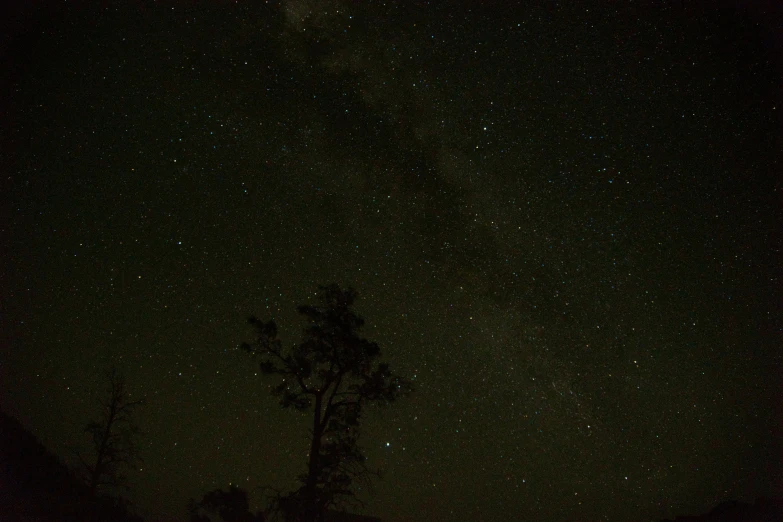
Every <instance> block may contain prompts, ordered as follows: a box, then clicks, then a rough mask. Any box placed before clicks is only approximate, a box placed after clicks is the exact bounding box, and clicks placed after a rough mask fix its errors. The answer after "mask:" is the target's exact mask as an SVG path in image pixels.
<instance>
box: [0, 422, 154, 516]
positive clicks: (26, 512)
mask: <svg viewBox="0 0 783 522" xmlns="http://www.w3.org/2000/svg"><path fill="white" fill-rule="evenodd" d="M0 520H3V521H4V522H5V521H8V522H33V521H35V522H48V521H55V520H56V521H74V522H75V521H85V522H92V521H95V522H97V521H117V522H142V519H141V518H140V517H138V516H136V515H133V514H131V513H129V512H128V509H127V506H125V505H124V504H123V503H122V501H119V500H117V499H112V498H106V497H94V496H91V495H90V492H89V490H88V488H87V486H85V485H84V484H83V483H82V482H81V481H80V480H78V478H77V477H76V476H75V475H74V474H73V472H72V471H71V470H70V469H69V468H68V467H67V466H65V465H64V464H63V463H62V462H60V460H59V459H58V458H57V457H56V456H55V455H53V454H52V453H51V452H50V451H49V450H48V449H47V448H46V447H44V445H43V444H41V443H40V442H39V441H38V439H36V437H35V436H34V435H33V434H32V433H30V432H29V431H27V429H25V427H24V426H22V424H21V423H20V422H19V421H18V420H16V419H15V418H13V417H11V416H9V415H7V414H6V413H5V412H2V411H0Z"/></svg>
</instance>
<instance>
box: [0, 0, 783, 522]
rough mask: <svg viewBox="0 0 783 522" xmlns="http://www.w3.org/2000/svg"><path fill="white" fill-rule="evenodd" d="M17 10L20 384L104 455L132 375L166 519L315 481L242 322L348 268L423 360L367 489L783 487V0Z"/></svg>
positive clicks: (379, 324)
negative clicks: (94, 426) (101, 427)
mask: <svg viewBox="0 0 783 522" xmlns="http://www.w3.org/2000/svg"><path fill="white" fill-rule="evenodd" d="M18 4H19V5H18V6H16V7H11V8H7V9H10V11H7V12H6V14H5V15H3V17H4V18H5V19H6V21H5V22H4V25H3V28H2V31H0V35H2V63H0V70H2V73H0V78H1V79H2V80H1V81H2V83H0V85H1V86H2V87H1V88H2V90H1V91H0V111H2V114H1V115H0V116H1V117H2V119H1V120H0V147H2V148H1V149H0V154H1V156H0V165H1V166H2V185H0V198H1V201H2V214H1V215H0V251H1V252H2V264H1V265H0V278H1V279H0V284H1V293H0V298H1V301H0V314H1V315H0V318H1V319H0V320H1V323H0V325H1V326H0V328H1V330H0V334H1V337H2V348H1V350H2V351H0V406H1V407H2V408H3V409H4V410H5V411H7V412H8V413H9V414H11V415H14V416H16V417H17V418H19V420H20V421H21V422H22V423H23V424H25V425H26V426H27V427H28V428H29V429H30V430H31V431H32V432H33V433H34V434H35V435H36V436H37V437H39V439H40V440H41V441H42V442H43V443H44V444H45V445H47V446H48V447H49V448H51V449H52V451H54V452H56V453H57V454H58V455H60V456H61V458H63V459H64V461H65V462H67V463H69V464H75V459H74V457H73V455H74V451H75V450H76V449H79V448H82V449H84V448H86V445H87V442H88V439H87V437H86V435H85V434H84V433H83V432H82V429H83V427H84V425H85V424H86V422H87V421H88V420H90V419H91V418H92V417H95V416H96V414H97V411H98V403H99V401H100V400H101V399H102V398H103V394H102V390H103V389H104V385H105V382H104V381H103V379H102V376H103V375H104V374H105V371H106V370H107V369H108V368H109V367H110V366H111V365H116V366H117V367H118V368H120V369H122V370H124V372H125V374H126V378H127V382H128V387H129V389H130V390H131V391H132V392H133V394H134V397H137V396H141V395H146V396H147V398H148V401H149V404H148V405H147V406H146V407H145V408H144V409H142V410H140V411H139V423H140V426H141V428H142V430H143V431H144V432H145V434H144V436H143V438H142V441H143V445H142V456H143V457H144V460H145V462H144V464H143V465H140V466H139V468H138V469H136V470H134V471H133V472H132V473H131V474H130V484H131V486H132V491H131V493H130V498H131V499H132V500H133V501H134V502H135V503H136V504H137V506H138V508H139V510H140V512H141V513H142V514H144V515H145V516H146V517H147V518H148V520H179V521H181V520H185V517H186V502H187V500H188V498H190V497H200V495H202V494H203V493H204V492H206V491H208V490H211V489H214V488H218V487H223V488H226V487H227V486H228V484H229V483H235V484H239V485H240V486H241V487H243V488H245V489H247V490H248V491H251V492H253V498H255V499H258V498H259V493H260V490H257V489H255V488H260V487H261V486H264V485H272V486H275V487H278V488H288V487H292V486H294V485H295V482H294V481H295V478H296V476H297V475H298V474H299V473H301V472H303V471H304V470H305V463H306V452H307V448H308V445H307V439H306V435H307V421H308V417H307V416H304V415H301V414H297V413H294V412H291V411H283V410H281V409H280V407H279V406H278V405H277V402H276V400H275V398H273V397H270V396H269V385H270V384H274V383H275V381H274V380H273V379H266V378H265V377H262V376H261V375H260V373H259V372H258V367H257V362H256V361H254V360H253V359H252V358H251V357H250V356H249V355H247V354H246V353H244V352H242V351H241V350H239V349H238V348H239V345H240V343H241V342H243V341H248V340H250V339H251V338H252V336H253V331H252V330H251V329H250V328H249V326H248V325H247V323H246V319H247V317H248V316H249V315H251V314H254V315H257V316H259V317H260V318H263V319H270V318H273V319H275V320H276V322H277V323H278V325H279V327H280V331H281V333H280V335H281V338H283V339H284V341H285V342H286V343H294V342H296V341H298V340H299V338H300V337H299V335H300V331H301V327H302V326H303V325H302V322H301V321H300V320H299V318H298V316H297V315H296V311H295V308H296V305H298V304H303V303H306V302H311V301H312V299H313V297H314V295H315V293H316V291H317V287H318V285H320V284H328V283H332V282H336V283H339V284H342V285H344V286H349V285H350V286H353V287H354V288H356V290H357V291H358V292H359V294H360V297H359V302H358V304H357V310H358V312H359V313H360V314H361V315H363V316H364V317H365V319H366V321H367V325H366V327H365V329H364V334H365V336H366V337H367V338H369V339H371V340H374V341H376V342H378V343H379V345H380V346H381V350H382V354H383V359H385V360H387V361H389V362H390V363H391V364H392V367H393V368H394V369H395V370H396V371H398V372H399V373H401V374H403V375H407V376H408V377H410V378H411V379H413V381H414V383H415V386H416V392H415V394H414V395H412V396H411V397H409V398H407V399H404V400H401V401H400V402H398V403H397V404H395V405H393V406H392V407H391V408H388V409H384V410H375V409H371V410H369V411H368V413H367V417H366V421H365V424H364V431H363V436H362V445H363V447H364V448H365V449H366V451H367V455H368V457H369V461H370V462H369V463H370V465H372V466H377V467H381V468H383V469H384V471H385V472H384V478H383V480H381V481H378V482H376V486H375V492H374V495H372V496H370V495H369V494H367V492H362V494H361V496H362V498H364V499H366V500H367V509H366V511H365V513H367V514H372V515H377V516H380V517H382V518H383V520H384V521H385V522H407V521H410V522H412V521H415V520H425V519H426V520H435V521H456V520H468V519H471V520H486V521H488V520H497V521H511V520H521V519H525V518H526V517H527V518H529V519H531V520H543V521H553V522H560V521H566V520H609V521H648V520H657V519H660V518H664V517H673V516H674V515H676V514H687V513H700V512H704V511H707V510H709V508H710V507H711V506H713V505H714V504H716V503H718V502H720V501H723V500H729V499H737V500H745V501H752V500H753V499H754V498H756V497H758V496H761V495H777V496H780V495H782V494H783V473H781V457H783V451H781V448H782V446H781V435H782V434H783V422H781V420H780V419H782V418H783V407H781V400H780V397H783V382H782V380H781V378H780V375H781V372H783V364H781V362H782V361H783V359H782V358H781V354H780V348H781V346H783V342H782V339H781V337H782V333H783V314H781V306H780V304H781V302H783V300H782V299H781V298H783V295H781V294H782V293H783V292H781V246H782V245H783V241H782V239H781V238H783V235H781V231H783V217H782V214H781V210H783V182H782V181H781V180H783V177H781V176H780V173H781V169H782V164H781V159H783V152H782V151H783V118H781V115H782V114H783V95H782V91H781V89H782V87H781V86H783V82H782V78H783V41H782V40H781V31H780V27H781V21H782V20H783V18H782V17H781V9H780V8H779V7H774V4H775V2H745V3H743V2H737V3H736V4H732V3H725V2H724V3H723V4H721V7H716V3H715V2H702V3H694V2H690V1H685V2H680V1H677V2H660V3H655V4H654V3H646V2H633V3H632V2H612V3H611V4H609V3H598V2H581V1H575V2H560V3H557V2H536V1H531V2H522V3H520V4H519V5H515V4H512V3H511V2H488V3H485V5H484V6H483V7H481V6H479V4H478V3H477V2H473V3H470V2H464V3H463V2H449V3H447V2H402V1H400V2H396V1H390V0H389V1H386V2H385V3H384V2H378V1H372V2H370V1H362V2H354V1H350V2H349V1H339V0H324V1H315V0H290V1H285V0H284V1H282V2H253V3H250V2H238V3H235V2H231V3H229V2H220V3H218V2H215V3H210V4H206V3H205V4H204V5H202V6H194V5H192V4H191V3H187V2H181V1H180V2H121V3H119V4H114V3H112V2H108V1H103V2H84V3H79V2H67V3H66V2H58V3H55V2H19V3H18ZM489 4H491V5H492V6H491V7H490V6H489ZM746 4H747V5H746ZM750 4H754V5H753V6H750Z"/></svg>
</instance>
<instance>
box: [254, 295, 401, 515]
mask: <svg viewBox="0 0 783 522" xmlns="http://www.w3.org/2000/svg"><path fill="white" fill-rule="evenodd" d="M356 297H357V294H356V292H355V291H354V290H353V289H351V288H348V289H346V290H343V289H341V288H340V287H339V286H337V285H330V286H325V287H320V294H319V299H320V304H319V305H317V306H313V305H303V306H300V307H299V308H298V311H299V314H300V315H302V316H303V317H304V318H305V320H306V321H307V326H306V327H305V328H304V332H303V339H302V341H301V342H300V343H299V344H298V345H296V346H294V347H293V348H291V349H290V350H284V349H283V347H282V343H281V342H280V340H279V339H278V338H277V326H276V324H275V323H274V321H268V322H264V321H261V320H259V319H257V318H255V317H251V318H250V321H249V322H250V324H251V325H253V327H254V328H255V330H256V339H255V340H254V341H253V342H252V343H250V344H244V345H243V349H244V350H245V351H247V352H248V353H251V354H254V355H257V356H259V357H260V358H261V362H260V367H261V371H262V373H263V374H265V375H272V376H277V377H279V379H280V380H279V382H278V384H277V385H276V386H274V388H273V389H272V393H273V394H274V395H276V396H278V397H280V404H281V406H282V407H283V408H294V409H296V410H300V411H304V410H310V409H312V412H313V422H312V429H311V431H310V452H309V455H308V463H307V471H306V473H304V474H302V475H301V476H300V482H301V487H300V488H299V489H298V490H296V491H294V492H291V493H288V494H286V495H278V496H277V497H276V498H275V500H274V501H273V506H272V508H273V509H274V510H275V511H276V512H277V513H280V514H282V516H283V518H285V519H286V520H307V521H315V520H319V521H320V520H323V517H324V513H326V512H327V511H328V510H329V509H333V508H344V507H346V506H347V505H351V504H356V503H358V500H357V499H356V497H355V494H354V491H353V486H354V484H355V483H356V482H357V481H358V482H364V483H366V484H367V485H369V481H370V479H371V477H373V476H376V475H377V472H376V471H373V470H371V469H369V468H368V467H367V465H366V459H365V456H364V454H363V453H362V451H361V448H360V447H359V446H358V438H359V427H360V424H361V416H362V411H363V407H364V406H365V405H367V404H369V403H375V404H388V403H391V402H393V401H395V400H396V399H397V398H398V397H401V396H403V395H405V394H407V393H408V392H409V391H410V389H411V387H410V383H409V381H408V380H406V379H404V378H402V377H400V376H398V375H396V374H394V373H393V372H392V371H391V370H390V368H389V365H388V364H387V363H385V362H379V361H378V358H379V357H380V348H379V346H378V345H377V344H376V343H374V342H371V341H368V340H366V339H364V338H362V337H360V336H359V330H360V329H361V328H362V326H363V325H364V319H362V318H361V317H360V316H358V315H356V314H355V313H354V312H353V310H352V307H353V304H354V302H355V300H356Z"/></svg>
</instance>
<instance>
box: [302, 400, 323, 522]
mask: <svg viewBox="0 0 783 522" xmlns="http://www.w3.org/2000/svg"><path fill="white" fill-rule="evenodd" d="M321 399H322V394H321V393H317V394H316V395H315V411H314V412H313V438H312V440H311V441H310V458H309V461H308V464H307V482H306V485H305V502H306V505H305V506H304V508H305V509H304V511H305V516H306V519H307V521H308V522H315V521H316V520H317V519H318V499H317V491H316V486H317V485H318V475H319V474H320V473H321V469H320V466H319V463H318V460H319V454H320V453H321V436H322V435H323V432H322V430H321V407H322V400H321Z"/></svg>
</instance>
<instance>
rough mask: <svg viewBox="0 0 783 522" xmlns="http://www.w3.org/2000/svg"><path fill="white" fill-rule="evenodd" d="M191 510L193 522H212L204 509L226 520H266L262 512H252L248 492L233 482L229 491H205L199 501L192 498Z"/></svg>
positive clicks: (256, 521)
mask: <svg viewBox="0 0 783 522" xmlns="http://www.w3.org/2000/svg"><path fill="white" fill-rule="evenodd" d="M189 510H190V520H191V522H211V519H210V518H209V517H208V516H206V515H204V514H202V513H201V512H202V511H206V512H207V513H210V514H217V515H218V516H219V517H220V518H221V520H223V521H224V522H264V521H265V517H264V514H263V513H262V512H259V513H256V514H255V515H253V514H252V513H251V512H250V507H249V503H248V500H247V492H246V491H245V490H244V489H242V488H240V487H238V486H235V485H233V484H231V485H230V486H229V490H228V491H223V490H222V489H216V490H214V491H210V492H209V493H205V494H204V496H203V497H202V498H201V501H200V502H198V503H197V502H195V501H194V500H191V501H190V506H189Z"/></svg>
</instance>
